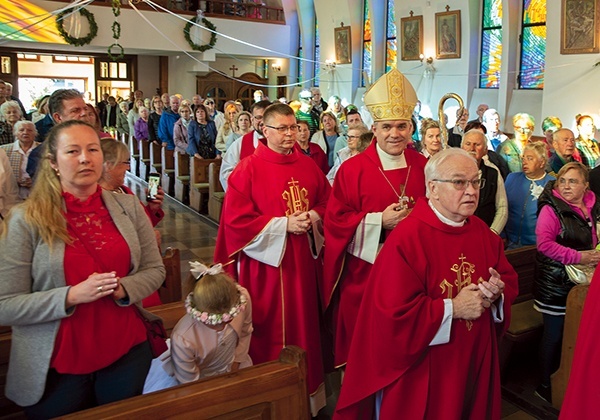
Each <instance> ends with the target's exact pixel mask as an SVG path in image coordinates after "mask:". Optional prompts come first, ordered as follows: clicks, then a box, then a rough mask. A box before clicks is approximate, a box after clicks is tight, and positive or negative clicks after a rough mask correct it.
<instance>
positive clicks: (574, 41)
mask: <svg viewBox="0 0 600 420" xmlns="http://www.w3.org/2000/svg"><path fill="white" fill-rule="evenodd" d="M599 22H600V0H562V10H561V19H560V29H561V31H560V35H561V36H560V53H561V54H594V53H597V52H600V48H599V46H598V37H599V35H598V31H600V23H599Z"/></svg>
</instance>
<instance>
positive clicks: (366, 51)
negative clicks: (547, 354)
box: [361, 0, 373, 86]
mask: <svg viewBox="0 0 600 420" xmlns="http://www.w3.org/2000/svg"><path fill="white" fill-rule="evenodd" d="M363 5H364V7H363V22H364V25H363V28H364V29H363V55H362V77H361V84H362V86H366V85H367V84H370V83H371V78H372V69H371V58H372V57H373V43H372V42H371V18H370V17H369V0H364V3H363Z"/></svg>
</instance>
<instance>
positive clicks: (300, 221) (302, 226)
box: [286, 211, 312, 235]
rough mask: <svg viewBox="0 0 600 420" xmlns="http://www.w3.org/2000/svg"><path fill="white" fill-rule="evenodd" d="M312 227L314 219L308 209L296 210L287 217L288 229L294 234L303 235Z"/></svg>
mask: <svg viewBox="0 0 600 420" xmlns="http://www.w3.org/2000/svg"><path fill="white" fill-rule="evenodd" d="M311 227H312V220H310V214H309V213H308V212H307V211H296V212H294V214H290V215H289V216H288V217H287V229H286V230H287V231H288V232H289V233H293V234H294V235H302V234H303V233H306V232H308V231H309V230H310V229H311Z"/></svg>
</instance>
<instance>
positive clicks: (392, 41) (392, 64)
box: [385, 0, 398, 73]
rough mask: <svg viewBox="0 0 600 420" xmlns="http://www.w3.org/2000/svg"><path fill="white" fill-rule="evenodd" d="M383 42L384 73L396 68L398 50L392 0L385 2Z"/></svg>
mask: <svg viewBox="0 0 600 420" xmlns="http://www.w3.org/2000/svg"><path fill="white" fill-rule="evenodd" d="M385 26H386V36H385V39H386V42H385V72H386V73H387V72H388V71H390V70H391V69H392V68H396V64H397V57H398V54H397V52H398V48H397V46H398V45H397V42H396V13H395V12H394V0H387V21H386V25H385Z"/></svg>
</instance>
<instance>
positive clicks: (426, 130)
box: [420, 118, 442, 159]
mask: <svg viewBox="0 0 600 420" xmlns="http://www.w3.org/2000/svg"><path fill="white" fill-rule="evenodd" d="M420 134H421V144H422V145H423V149H422V150H421V154H422V155H423V156H425V157H426V158H427V159H429V158H430V157H432V156H433V155H435V154H436V153H437V152H439V151H440V150H442V134H441V130H440V123H439V122H437V121H434V120H432V119H431V118H424V119H423V120H422V121H421V130H420Z"/></svg>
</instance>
